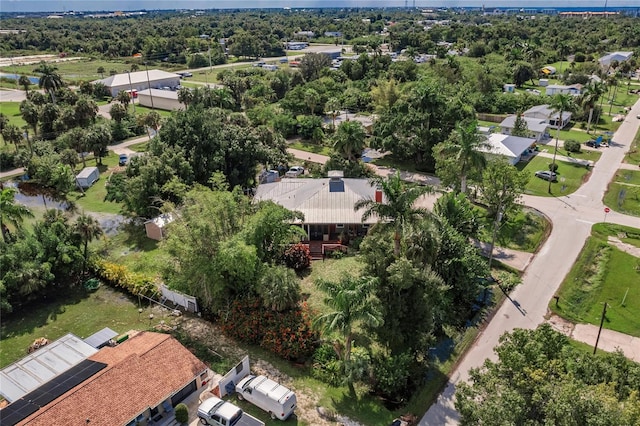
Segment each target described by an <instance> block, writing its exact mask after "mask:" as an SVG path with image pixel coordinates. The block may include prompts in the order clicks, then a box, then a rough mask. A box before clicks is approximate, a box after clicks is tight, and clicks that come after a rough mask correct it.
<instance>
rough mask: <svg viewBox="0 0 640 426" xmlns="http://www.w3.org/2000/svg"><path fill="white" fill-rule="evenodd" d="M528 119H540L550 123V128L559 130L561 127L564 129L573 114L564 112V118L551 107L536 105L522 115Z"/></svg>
mask: <svg viewBox="0 0 640 426" xmlns="http://www.w3.org/2000/svg"><path fill="white" fill-rule="evenodd" d="M522 116H523V117H526V118H539V119H542V120H546V121H547V123H549V127H551V128H552V129H557V128H558V126H560V128H561V129H564V128H565V127H567V125H568V124H569V121H571V113H570V112H569V111H562V118H560V114H559V112H558V111H554V110H553V109H552V108H551V106H550V105H536V106H533V107H531V108H529V109H528V110H526V111H525V112H523V113H522Z"/></svg>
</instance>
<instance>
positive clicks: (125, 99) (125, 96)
mask: <svg viewBox="0 0 640 426" xmlns="http://www.w3.org/2000/svg"><path fill="white" fill-rule="evenodd" d="M116 101H118V102H120V103H121V104H122V106H123V107H125V109H128V108H129V102H131V95H130V94H129V92H127V91H126V90H121V91H119V92H118V94H117V95H116Z"/></svg>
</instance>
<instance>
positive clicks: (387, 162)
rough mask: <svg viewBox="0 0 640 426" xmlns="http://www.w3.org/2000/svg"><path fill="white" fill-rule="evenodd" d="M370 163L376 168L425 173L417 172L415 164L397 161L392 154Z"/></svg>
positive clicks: (422, 171)
mask: <svg viewBox="0 0 640 426" xmlns="http://www.w3.org/2000/svg"><path fill="white" fill-rule="evenodd" d="M371 163H373V164H375V165H376V166H382V167H389V168H391V169H398V170H402V171H407V172H413V173H416V172H419V173H425V171H424V170H418V169H417V168H416V163H415V162H413V161H401V160H397V159H396V158H395V157H394V156H393V154H389V155H385V156H384V157H382V158H376V159H375V160H373V161H371Z"/></svg>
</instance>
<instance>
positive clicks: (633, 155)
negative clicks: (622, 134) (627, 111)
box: [624, 130, 640, 166]
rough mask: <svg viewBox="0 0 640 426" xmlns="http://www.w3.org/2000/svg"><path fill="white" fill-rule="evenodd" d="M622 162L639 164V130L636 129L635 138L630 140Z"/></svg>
mask: <svg viewBox="0 0 640 426" xmlns="http://www.w3.org/2000/svg"><path fill="white" fill-rule="evenodd" d="M624 162H625V163H631V164H636V165H639V166H640V130H638V133H636V137H635V139H634V140H633V142H631V146H630V147H629V151H627V152H626V153H625V156H624Z"/></svg>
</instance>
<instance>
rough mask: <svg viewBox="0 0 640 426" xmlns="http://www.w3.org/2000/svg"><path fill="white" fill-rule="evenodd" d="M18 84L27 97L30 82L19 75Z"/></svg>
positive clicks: (27, 78)
mask: <svg viewBox="0 0 640 426" xmlns="http://www.w3.org/2000/svg"><path fill="white" fill-rule="evenodd" d="M18 84H19V85H20V86H22V88H23V89H24V93H25V95H27V96H29V86H31V80H29V77H27V76H26V75H21V76H20V78H19V79H18Z"/></svg>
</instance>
